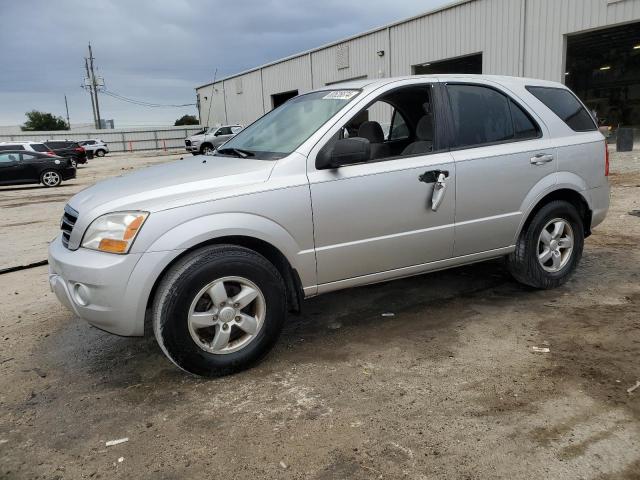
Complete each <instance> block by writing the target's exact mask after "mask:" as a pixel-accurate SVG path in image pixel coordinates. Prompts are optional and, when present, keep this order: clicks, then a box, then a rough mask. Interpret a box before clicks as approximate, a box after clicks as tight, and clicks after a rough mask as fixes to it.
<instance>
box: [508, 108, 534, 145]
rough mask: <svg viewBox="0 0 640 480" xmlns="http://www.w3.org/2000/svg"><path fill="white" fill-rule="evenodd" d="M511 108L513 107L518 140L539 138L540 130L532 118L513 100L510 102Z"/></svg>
mask: <svg viewBox="0 0 640 480" xmlns="http://www.w3.org/2000/svg"><path fill="white" fill-rule="evenodd" d="M509 106H510V107H511V118H512V119H513V130H514V133H515V138H516V139H518V140H525V139H528V138H538V137H539V136H540V130H539V129H538V126H537V125H536V124H535V122H534V121H533V120H531V117H530V116H529V115H528V114H527V113H526V112H525V111H524V110H522V109H521V108H520V107H519V106H518V105H516V104H515V103H514V102H513V101H511V100H509Z"/></svg>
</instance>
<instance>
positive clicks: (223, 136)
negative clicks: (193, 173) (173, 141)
mask: <svg viewBox="0 0 640 480" xmlns="http://www.w3.org/2000/svg"><path fill="white" fill-rule="evenodd" d="M240 130H242V125H222V126H220V127H211V128H205V129H203V130H201V131H199V132H198V133H196V134H194V135H191V136H190V137H188V138H187V139H186V140H185V141H184V145H185V148H186V150H187V152H191V153H192V154H194V155H213V152H214V151H215V149H216V148H218V147H219V146H220V145H222V144H223V143H224V142H226V141H227V140H229V139H230V138H232V137H233V136H234V135H236V134H237V133H238V132H239V131H240Z"/></svg>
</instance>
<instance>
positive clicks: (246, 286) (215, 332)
mask: <svg viewBox="0 0 640 480" xmlns="http://www.w3.org/2000/svg"><path fill="white" fill-rule="evenodd" d="M285 317H286V293H285V287H284V281H283V279H282V277H281V275H280V273H279V272H278V270H277V269H276V268H275V267H274V266H273V264H271V263H270V262H269V261H268V260H267V259H265V258H264V257H263V256H261V255H259V254H258V253H256V252H254V251H252V250H249V249H246V248H243V247H237V246H232V245H215V246H209V247H204V248H202V249H199V250H196V251H194V252H192V253H191V254H189V255H187V256H186V257H185V258H183V259H182V260H180V261H179V262H178V263H177V264H176V265H174V266H173V267H172V268H171V269H170V271H169V272H168V273H167V274H166V275H165V277H164V278H163V280H162V281H161V283H160V285H159V287H158V290H157V293H156V295H155V298H154V302H153V309H152V318H153V328H154V333H155V337H156V339H157V341H158V344H159V345H160V347H161V349H162V350H163V352H164V353H165V354H166V355H167V357H169V359H170V360H171V361H172V362H173V363H174V364H176V365H177V366H178V367H180V368H182V369H183V370H186V371H187V372H190V373H193V374H196V375H202V376H209V377H213V376H221V375H227V374H230V373H234V372H237V371H240V370H243V369H245V368H248V367H250V366H251V365H254V364H255V363H257V362H258V361H259V360H260V359H261V358H262V357H263V356H264V355H266V353H267V352H268V351H269V350H270V349H271V348H272V346H273V345H274V343H275V342H276V340H277V338H278V336H279V334H280V331H281V329H282V326H283V323H284V320H285Z"/></svg>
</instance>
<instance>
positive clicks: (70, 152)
mask: <svg viewBox="0 0 640 480" xmlns="http://www.w3.org/2000/svg"><path fill="white" fill-rule="evenodd" d="M44 144H45V145H46V146H47V147H49V148H50V149H51V150H53V152H54V153H55V154H56V155H59V156H61V157H65V158H70V159H72V160H75V162H76V163H77V164H81V163H87V158H88V156H87V151H86V150H85V149H84V148H83V147H81V146H80V144H79V143H78V142H70V141H67V140H51V141H48V142H44ZM91 158H93V156H92V157H91Z"/></svg>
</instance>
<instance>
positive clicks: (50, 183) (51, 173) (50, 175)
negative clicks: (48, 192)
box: [40, 170, 62, 188]
mask: <svg viewBox="0 0 640 480" xmlns="http://www.w3.org/2000/svg"><path fill="white" fill-rule="evenodd" d="M50 179H53V180H50ZM40 183H42V184H43V185H44V186H45V187H47V188H52V187H58V186H60V184H61V183H62V175H60V172H57V171H55V170H45V171H44V172H42V173H41V174H40Z"/></svg>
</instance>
